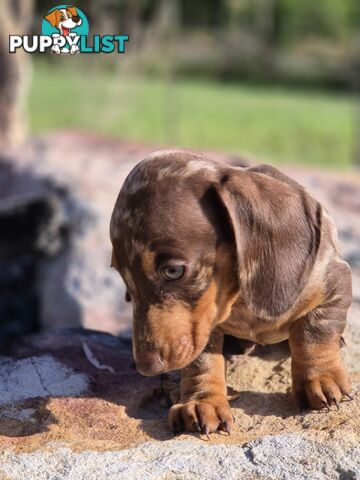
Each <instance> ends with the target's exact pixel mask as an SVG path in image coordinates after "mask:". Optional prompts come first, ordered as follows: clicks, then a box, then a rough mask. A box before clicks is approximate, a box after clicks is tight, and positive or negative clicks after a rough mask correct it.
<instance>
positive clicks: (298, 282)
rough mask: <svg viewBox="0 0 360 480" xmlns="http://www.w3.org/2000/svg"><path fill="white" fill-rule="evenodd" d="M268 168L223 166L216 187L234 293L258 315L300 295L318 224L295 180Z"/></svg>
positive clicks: (275, 311) (317, 211)
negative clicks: (230, 242) (231, 254)
mask: <svg viewBox="0 0 360 480" xmlns="http://www.w3.org/2000/svg"><path fill="white" fill-rule="evenodd" d="M269 169H270V170H269V171H267V170H266V169H265V171H262V170H261V171H251V169H248V170H246V169H245V170H236V169H233V168H229V169H227V170H226V171H225V172H224V175H223V176H222V179H221V181H220V182H219V184H218V186H217V187H216V189H217V193H218V196H219V198H220V200H221V202H222V203H223V205H224V206H225V208H226V210H227V214H228V221H229V223H230V225H231V227H232V231H233V238H234V241H235V243H236V252H237V269H238V278H239V290H240V294H241V295H242V296H243V299H244V301H245V302H246V303H247V305H248V306H249V307H250V309H251V310H252V311H253V312H254V313H255V314H256V315H259V316H261V317H263V318H272V317H276V316H279V315H281V314H282V313H284V312H286V311H287V310H288V309H289V308H290V307H291V306H292V305H293V304H294V302H295V301H296V299H297V298H298V296H299V295H300V293H301V291H302V289H303V288H304V286H305V284H306V281H307V279H308V277H309V274H310V272H311V269H312V266H313V264H314V261H315V256H316V252H317V250H318V246H319V242H320V229H321V223H320V222H321V206H320V205H319V204H318V203H317V202H316V201H315V200H314V199H313V198H312V197H311V196H310V195H308V194H307V193H306V192H305V190H304V189H303V188H302V187H301V186H300V185H298V184H297V183H296V182H295V181H293V180H291V179H289V178H288V177H286V176H285V175H283V174H281V173H280V172H278V171H277V170H276V169H273V168H272V167H269ZM269 172H270V173H269ZM274 172H277V173H278V175H275V174H274ZM272 173H273V174H274V175H272Z"/></svg>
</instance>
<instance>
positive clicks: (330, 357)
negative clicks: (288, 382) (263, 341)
mask: <svg viewBox="0 0 360 480" xmlns="http://www.w3.org/2000/svg"><path fill="white" fill-rule="evenodd" d="M345 319H346V309H344V308H341V307H340V306H338V305H336V304H331V302H330V303H329V305H327V306H322V307H319V308H317V309H315V310H313V311H312V312H311V313H310V314H308V315H307V316H306V317H303V318H301V319H299V320H298V321H297V322H296V323H295V324H294V326H293V327H292V329H291V331H290V337H289V345H290V350H291V356H292V364H291V370H292V383H293V395H294V398H295V401H296V403H297V404H298V406H299V407H300V408H301V409H303V408H306V407H308V408H316V409H318V408H323V407H327V408H329V405H332V404H335V405H336V406H337V407H338V404H339V402H340V401H341V398H342V397H343V395H346V396H348V397H350V395H349V394H350V391H351V384H350V381H349V378H348V375H347V373H346V371H345V369H344V366H343V364H342V361H341V357H340V344H341V333H342V331H343V329H344V327H345ZM350 398H351V397H350ZM338 408H339V407H338Z"/></svg>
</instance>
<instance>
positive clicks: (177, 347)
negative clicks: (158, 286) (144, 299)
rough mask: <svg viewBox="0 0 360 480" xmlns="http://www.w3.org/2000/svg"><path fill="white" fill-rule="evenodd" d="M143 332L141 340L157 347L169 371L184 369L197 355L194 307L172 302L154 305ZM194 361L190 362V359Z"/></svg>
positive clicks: (140, 336)
mask: <svg viewBox="0 0 360 480" xmlns="http://www.w3.org/2000/svg"><path fill="white" fill-rule="evenodd" d="M141 330H142V332H140V331H139V334H140V335H139V339H138V340H139V341H145V342H148V343H149V344H151V345H155V346H156V348H158V349H159V351H160V352H161V356H162V358H163V359H164V361H165V363H166V364H168V365H169V368H180V367H179V365H181V366H184V365H183V364H184V362H185V364H186V362H187V359H188V358H190V359H191V358H192V356H193V355H194V350H195V348H196V346H194V344H193V342H192V336H191V333H192V316H191V311H190V307H189V306H188V305H186V304H184V303H182V302H174V301H169V302H167V303H166V304H163V305H161V306H159V305H150V308H149V311H148V315H147V320H146V324H144V325H142V328H141ZM189 361H190V360H189Z"/></svg>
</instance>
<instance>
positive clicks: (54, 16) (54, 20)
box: [44, 10, 59, 27]
mask: <svg viewBox="0 0 360 480" xmlns="http://www.w3.org/2000/svg"><path fill="white" fill-rule="evenodd" d="M58 16H59V10H53V11H52V12H50V13H48V14H47V15H45V17H44V18H45V20H47V21H48V22H49V23H50V24H51V25H52V26H53V27H56V26H57V24H58Z"/></svg>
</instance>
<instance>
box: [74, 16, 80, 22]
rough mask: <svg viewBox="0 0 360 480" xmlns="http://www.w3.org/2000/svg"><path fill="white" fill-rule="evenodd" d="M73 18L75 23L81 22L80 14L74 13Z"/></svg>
mask: <svg viewBox="0 0 360 480" xmlns="http://www.w3.org/2000/svg"><path fill="white" fill-rule="evenodd" d="M72 19H73V22H75V23H79V22H80V17H79V16H78V15H74V16H73V17H72Z"/></svg>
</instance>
